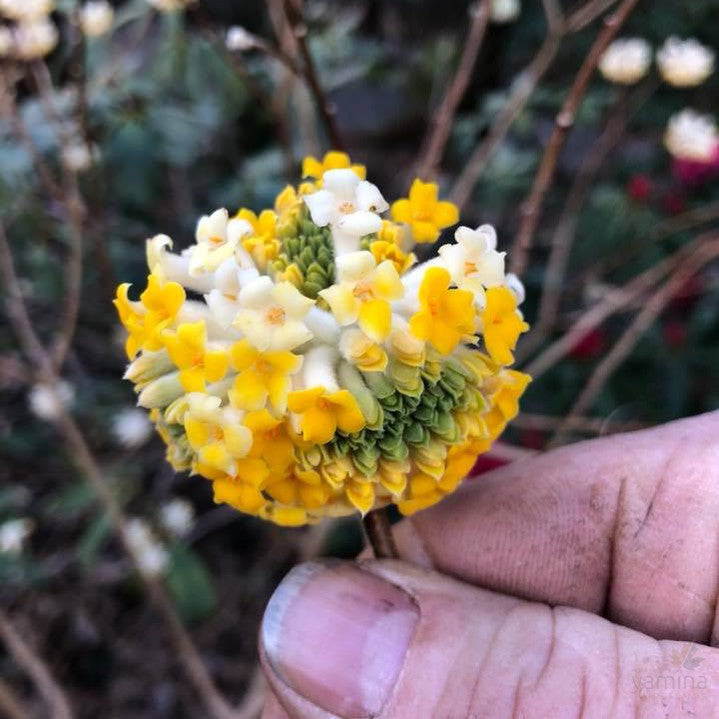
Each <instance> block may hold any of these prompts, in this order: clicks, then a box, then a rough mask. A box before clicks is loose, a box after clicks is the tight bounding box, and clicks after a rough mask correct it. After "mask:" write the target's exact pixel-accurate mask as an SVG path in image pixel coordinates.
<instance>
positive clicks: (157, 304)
mask: <svg viewBox="0 0 719 719" xmlns="http://www.w3.org/2000/svg"><path fill="white" fill-rule="evenodd" d="M140 302H142V304H143V305H144V306H145V309H146V310H147V313H146V314H145V335H146V336H145V343H144V345H143V349H146V350H150V351H153V352H154V351H157V350H159V349H162V347H163V342H162V336H161V332H162V331H163V330H164V329H165V328H166V327H167V326H168V325H169V324H170V323H171V322H172V321H173V320H174V319H175V317H176V316H177V313H178V312H179V310H180V307H182V305H183V303H184V302H185V290H184V289H183V288H182V285H179V284H177V282H165V283H162V282H161V281H160V280H159V279H158V277H157V276H156V275H155V274H150V276H149V277H148V278H147V289H146V290H145V291H144V292H143V293H142V294H141V295H140Z"/></svg>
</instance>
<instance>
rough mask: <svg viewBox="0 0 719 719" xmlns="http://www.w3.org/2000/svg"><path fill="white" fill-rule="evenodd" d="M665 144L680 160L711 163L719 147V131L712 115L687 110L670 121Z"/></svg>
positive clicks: (665, 134)
mask: <svg viewBox="0 0 719 719" xmlns="http://www.w3.org/2000/svg"><path fill="white" fill-rule="evenodd" d="M664 144H665V146H666V148H667V150H669V153H670V154H671V155H672V156H673V157H675V158H677V159H678V160H692V161H695V162H711V161H712V159H713V158H714V156H715V154H716V151H717V147H719V129H718V128H717V124H716V121H715V120H714V118H713V117H712V116H711V115H700V114H699V113H698V112H696V111H694V110H691V109H689V108H687V109H685V110H682V111H681V112H679V113H677V114H676V115H672V117H671V118H670V119H669V123H668V124H667V129H666V132H665V133H664Z"/></svg>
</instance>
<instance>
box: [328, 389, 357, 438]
mask: <svg viewBox="0 0 719 719" xmlns="http://www.w3.org/2000/svg"><path fill="white" fill-rule="evenodd" d="M327 400H328V401H330V402H332V404H334V405H336V410H335V411H336V415H337V426H338V427H339V428H340V429H341V430H342V431H343V432H347V433H352V432H359V431H360V430H361V429H362V428H363V427H364V426H365V419H364V416H363V414H362V412H361V410H360V408H359V405H358V404H357V400H356V399H355V398H354V397H353V395H352V393H351V392H350V391H349V390H346V389H341V390H339V391H338V392H333V393H332V394H329V395H327Z"/></svg>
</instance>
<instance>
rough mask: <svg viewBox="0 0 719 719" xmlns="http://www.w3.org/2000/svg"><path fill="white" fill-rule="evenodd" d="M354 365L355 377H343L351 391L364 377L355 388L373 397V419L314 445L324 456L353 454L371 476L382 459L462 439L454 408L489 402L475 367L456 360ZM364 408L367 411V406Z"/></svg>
mask: <svg viewBox="0 0 719 719" xmlns="http://www.w3.org/2000/svg"><path fill="white" fill-rule="evenodd" d="M352 371H353V372H355V373H356V374H357V377H356V378H351V377H349V376H348V377H343V380H345V381H347V380H349V381H348V382H347V384H346V386H347V387H348V388H349V389H350V390H351V391H352V389H353V386H352V385H354V384H355V382H356V380H357V379H359V380H360V381H361V382H362V383H363V385H364V388H363V391H360V392H353V394H354V395H355V397H357V399H358V401H361V400H362V398H363V397H367V396H371V397H372V398H373V400H374V402H375V403H376V407H373V408H369V416H371V418H372V420H373V421H370V422H368V423H367V426H366V427H365V428H364V429H362V430H361V431H360V432H356V433H353V434H345V433H343V432H337V434H336V435H335V437H334V438H333V439H332V440H331V441H330V442H328V443H327V444H325V445H321V446H319V447H316V448H313V450H319V452H320V453H321V454H322V458H323V460H324V461H332V460H333V459H338V458H340V457H344V456H349V457H350V458H351V460H352V463H353V465H354V466H355V467H356V469H357V470H358V471H359V472H361V473H362V474H364V475H365V476H367V477H370V476H372V475H374V474H375V473H376V472H377V470H378V464H379V462H380V460H382V459H384V460H388V461H402V460H405V459H407V458H408V457H409V458H411V456H412V454H413V453H414V452H416V451H419V450H420V449H423V448H424V449H427V448H429V449H431V448H432V446H434V445H438V444H441V445H443V446H444V447H446V446H448V445H452V444H455V443H457V442H460V441H461V440H462V432H461V430H460V427H459V425H458V423H457V422H456V420H455V414H456V413H457V412H464V411H482V410H483V408H486V401H485V399H484V397H483V396H482V394H481V392H480V390H479V389H478V388H477V385H476V384H475V383H473V382H472V381H471V376H472V373H471V372H469V371H468V370H467V369H465V367H464V366H463V365H462V364H460V363H459V362H457V361H454V360H449V361H447V360H445V361H444V362H442V363H440V362H437V361H435V360H434V359H433V358H432V359H428V361H427V362H426V363H425V364H424V366H423V367H410V366H409V365H406V364H403V363H402V362H399V361H397V360H392V361H391V363H390V366H388V368H387V370H386V372H364V373H361V375H360V373H359V372H357V371H356V370H354V368H352ZM341 373H342V372H341ZM348 374H349V373H348ZM367 390H369V392H368V391H367ZM362 409H363V412H365V416H368V408H365V407H362Z"/></svg>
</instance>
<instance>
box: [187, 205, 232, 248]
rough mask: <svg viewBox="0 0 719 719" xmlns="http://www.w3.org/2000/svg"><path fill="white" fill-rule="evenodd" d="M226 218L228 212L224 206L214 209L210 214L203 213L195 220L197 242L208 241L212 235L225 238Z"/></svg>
mask: <svg viewBox="0 0 719 719" xmlns="http://www.w3.org/2000/svg"><path fill="white" fill-rule="evenodd" d="M227 218H228V213H227V210H226V209H225V208H224V207H223V208H221V209H219V210H215V211H214V212H213V213H212V214H211V215H203V216H202V217H201V218H200V219H199V221H198V222H197V229H196V230H195V239H196V240H197V241H198V242H209V241H210V240H211V239H212V238H213V237H221V238H223V239H225V230H226V228H227Z"/></svg>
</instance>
